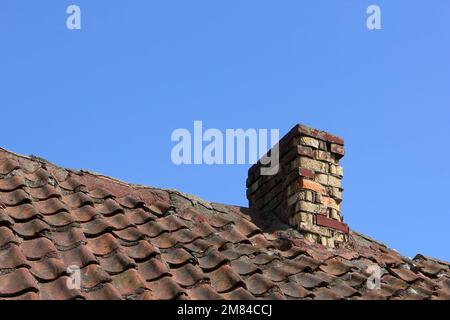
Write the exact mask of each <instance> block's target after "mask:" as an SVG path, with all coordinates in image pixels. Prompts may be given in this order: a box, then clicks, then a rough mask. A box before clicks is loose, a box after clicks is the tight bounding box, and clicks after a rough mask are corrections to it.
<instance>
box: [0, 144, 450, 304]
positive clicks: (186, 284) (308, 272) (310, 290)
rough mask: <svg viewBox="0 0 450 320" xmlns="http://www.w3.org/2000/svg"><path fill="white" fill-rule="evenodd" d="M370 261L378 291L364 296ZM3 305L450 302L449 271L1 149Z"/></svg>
mask: <svg viewBox="0 0 450 320" xmlns="http://www.w3.org/2000/svg"><path fill="white" fill-rule="evenodd" d="M375 264H376V265H378V266H380V267H381V270H382V278H381V289H380V290H369V289H367V285H366V283H367V279H368V277H369V276H370V274H369V272H368V269H367V268H368V267H369V266H371V265H375ZM69 266H78V267H79V268H81V288H80V289H79V290H78V289H75V290H70V289H69V288H68V287H67V285H66V283H67V279H68V276H69V274H68V269H67V268H68V267H69ZM3 298H4V299H77V298H78V299H176V298H178V299H255V298H265V299H405V298H406V299H450V265H449V264H448V263H446V262H443V261H438V260H434V259H431V258H427V257H424V256H420V255H419V256H417V257H416V258H415V259H414V260H409V259H407V258H405V257H402V256H401V255H399V254H398V253H397V252H395V251H393V250H391V249H389V248H387V247H386V246H385V245H383V244H381V243H378V242H376V241H374V240H371V239H369V238H367V237H365V236H363V235H360V234H358V233H355V232H351V239H350V243H349V245H348V248H346V249H337V250H336V249H334V250H327V249H326V248H324V247H322V246H321V245H317V244H312V243H309V242H307V241H306V240H304V239H303V238H302V236H301V235H300V234H299V233H298V232H297V231H295V230H294V229H292V228H291V227H289V226H287V225H284V224H282V223H280V222H279V221H278V220H277V219H276V218H275V217H274V216H271V215H270V214H266V215H265V216H261V214H259V213H258V212H252V211H250V210H248V209H245V208H240V207H234V206H226V205H221V204H214V203H209V202H207V201H203V200H200V199H197V198H195V197H192V196H188V195H184V194H182V193H180V192H177V191H171V190H161V189H155V188H148V187H143V186H136V185H130V184H126V183H123V182H120V181H118V180H114V179H112V178H108V177H105V176H102V175H98V174H93V173H89V172H84V171H71V170H65V169H62V168H59V167H57V166H54V165H52V164H50V163H48V162H46V161H43V160H41V159H36V158H28V157H22V156H18V155H16V154H13V153H11V152H8V151H5V150H3V149H0V299H3Z"/></svg>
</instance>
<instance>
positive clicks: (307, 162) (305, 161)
mask: <svg viewBox="0 0 450 320" xmlns="http://www.w3.org/2000/svg"><path fill="white" fill-rule="evenodd" d="M293 163H294V165H298V166H299V167H302V168H307V169H311V170H313V171H315V172H323V173H328V171H329V165H328V163H325V162H322V161H317V160H314V159H310V158H306V157H300V158H298V159H297V160H296V161H294V162H293Z"/></svg>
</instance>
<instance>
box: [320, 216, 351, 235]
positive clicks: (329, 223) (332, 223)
mask: <svg viewBox="0 0 450 320" xmlns="http://www.w3.org/2000/svg"><path fill="white" fill-rule="evenodd" d="M316 223H317V225H319V226H323V227H328V228H331V229H335V230H338V231H341V232H343V233H348V231H349V229H348V226H347V225H346V224H345V223H342V222H339V221H336V220H333V219H330V218H327V217H325V216H322V215H318V216H316Z"/></svg>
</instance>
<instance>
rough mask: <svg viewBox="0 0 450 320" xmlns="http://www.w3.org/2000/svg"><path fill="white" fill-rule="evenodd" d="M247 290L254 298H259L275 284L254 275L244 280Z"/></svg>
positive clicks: (261, 276) (265, 278)
mask: <svg viewBox="0 0 450 320" xmlns="http://www.w3.org/2000/svg"><path fill="white" fill-rule="evenodd" d="M245 283H246V284H247V288H248V290H249V291H250V292H251V293H252V294H253V295H255V296H260V295H262V294H264V293H266V292H267V291H269V290H270V289H272V288H273V287H274V286H275V284H274V283H273V282H272V281H270V279H268V278H267V277H264V276H263V275H261V274H259V273H256V274H254V275H252V276H250V277H249V278H247V279H246V280H245Z"/></svg>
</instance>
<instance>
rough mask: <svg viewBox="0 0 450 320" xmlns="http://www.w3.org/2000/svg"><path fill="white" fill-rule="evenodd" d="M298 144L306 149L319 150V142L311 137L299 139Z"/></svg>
mask: <svg viewBox="0 0 450 320" xmlns="http://www.w3.org/2000/svg"><path fill="white" fill-rule="evenodd" d="M299 144H301V145H303V146H307V147H312V148H314V149H319V140H317V139H314V138H311V137H300V139H299Z"/></svg>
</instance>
